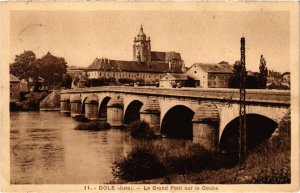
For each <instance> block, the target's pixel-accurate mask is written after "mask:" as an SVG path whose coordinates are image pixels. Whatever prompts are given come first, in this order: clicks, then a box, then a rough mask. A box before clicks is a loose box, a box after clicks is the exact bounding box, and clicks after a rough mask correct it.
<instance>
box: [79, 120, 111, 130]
mask: <svg viewBox="0 0 300 193" xmlns="http://www.w3.org/2000/svg"><path fill="white" fill-rule="evenodd" d="M109 128H110V124H109V123H107V122H100V121H90V122H88V123H79V124H78V125H77V126H76V127H75V130H91V131H102V130H107V129H109Z"/></svg>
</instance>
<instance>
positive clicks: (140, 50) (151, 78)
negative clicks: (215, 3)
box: [87, 26, 185, 83]
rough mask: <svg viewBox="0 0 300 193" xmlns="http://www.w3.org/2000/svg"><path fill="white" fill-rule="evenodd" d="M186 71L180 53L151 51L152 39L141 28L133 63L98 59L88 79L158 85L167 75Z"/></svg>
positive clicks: (136, 41) (88, 69) (93, 63)
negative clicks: (128, 80) (142, 82)
mask: <svg viewBox="0 0 300 193" xmlns="http://www.w3.org/2000/svg"><path fill="white" fill-rule="evenodd" d="M184 70H185V66H184V62H183V60H182V59H181V55H180V53H176V52H156V51H151V41H150V37H147V36H146V34H145V33H144V31H143V27H142V26H141V28H140V31H139V33H138V35H137V36H136V37H135V38H134V44H133V60H132V61H123V60H110V59H107V58H96V59H95V60H94V61H93V62H92V64H91V65H90V66H88V68H87V77H88V78H89V79H98V78H115V79H116V80H117V81H118V80H119V79H132V80H136V81H138V80H143V81H144V82H145V83H157V82H158V81H159V79H161V78H162V77H163V76H164V75H165V74H166V73H183V72H184Z"/></svg>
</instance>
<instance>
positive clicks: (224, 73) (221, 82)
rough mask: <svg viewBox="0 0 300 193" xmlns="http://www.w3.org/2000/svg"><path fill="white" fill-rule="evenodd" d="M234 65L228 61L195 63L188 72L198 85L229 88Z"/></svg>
mask: <svg viewBox="0 0 300 193" xmlns="http://www.w3.org/2000/svg"><path fill="white" fill-rule="evenodd" d="M231 73H232V65H230V64H228V63H227V62H222V63H218V64H203V63H195V64H193V65H192V66H191V67H190V68H189V69H188V70H187V72H186V74H187V75H188V76H190V77H192V78H193V79H194V80H195V81H196V86H197V87H202V88H228V87H229V78H230V75H231Z"/></svg>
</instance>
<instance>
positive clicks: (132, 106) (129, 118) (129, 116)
mask: <svg viewBox="0 0 300 193" xmlns="http://www.w3.org/2000/svg"><path fill="white" fill-rule="evenodd" d="M142 106H143V102H142V101H140V100H133V101H131V102H130V103H129V105H128V106H127V108H126V109H125V113H124V124H125V125H126V124H130V123H131V122H133V121H136V120H140V110H141V108H142Z"/></svg>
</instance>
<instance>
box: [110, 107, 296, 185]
mask: <svg viewBox="0 0 300 193" xmlns="http://www.w3.org/2000/svg"><path fill="white" fill-rule="evenodd" d="M290 121H291V118H290V111H288V113H287V114H286V115H285V116H284V117H283V118H282V120H281V121H280V123H279V126H278V128H277V129H276V131H275V133H274V134H273V135H272V137H271V138H270V139H267V140H265V141H264V142H263V143H262V144H260V145H258V146H257V147H256V148H255V149H253V150H252V151H250V152H248V156H247V158H246V161H245V167H244V168H240V166H238V165H233V166H231V167H229V166H228V165H227V164H226V163H224V162H223V161H222V158H221V156H220V155H219V154H212V153H210V152H207V151H206V150H204V149H203V148H202V147H201V146H200V145H197V144H189V143H177V144H176V145H174V144H169V143H162V142H161V141H150V142H149V141H148V142H145V143H142V145H141V146H139V147H137V148H138V151H141V152H143V153H145V154H147V153H149V154H151V155H152V156H153V157H155V161H154V162H153V163H155V164H157V165H156V166H151V165H149V164H148V162H145V161H144V160H143V159H142V158H141V157H139V156H142V155H143V153H140V154H134V153H133V154H130V155H129V156H128V157H127V158H124V159H123V160H121V161H120V162H116V163H114V166H113V169H115V170H114V172H115V173H114V176H115V177H117V178H120V179H122V180H125V181H138V180H140V181H138V182H135V183H145V184H147V183H156V184H157V183H174V184H177V183H187V184H288V183H290V182H291V168H290V161H291V160H290V159H291V149H290V148H291V141H290V137H291V123H290ZM135 151H137V150H136V149H133V152H135ZM133 163H134V164H135V165H136V166H142V167H144V168H147V169H148V170H149V171H157V170H152V169H153V168H152V167H156V168H157V167H161V166H163V167H162V168H163V169H161V171H163V174H164V175H162V173H160V172H159V171H157V174H156V175H152V176H147V172H145V171H143V174H144V175H143V176H142V177H140V176H134V175H136V174H135V173H134V172H133V171H132V170H130V169H128V168H126V167H127V165H131V164H133ZM143 164H146V165H147V164H148V165H147V166H148V167H145V166H143ZM120 165H122V166H124V167H119V166H120ZM134 171H140V170H139V168H135V170H134ZM118 172H120V173H118ZM121 173H122V175H119V174H121ZM125 175H128V176H131V178H123V177H124V176H125ZM155 176H156V177H159V176H160V177H165V178H159V179H153V178H154V177H155ZM165 179H168V180H165Z"/></svg>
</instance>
